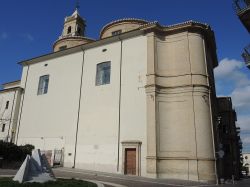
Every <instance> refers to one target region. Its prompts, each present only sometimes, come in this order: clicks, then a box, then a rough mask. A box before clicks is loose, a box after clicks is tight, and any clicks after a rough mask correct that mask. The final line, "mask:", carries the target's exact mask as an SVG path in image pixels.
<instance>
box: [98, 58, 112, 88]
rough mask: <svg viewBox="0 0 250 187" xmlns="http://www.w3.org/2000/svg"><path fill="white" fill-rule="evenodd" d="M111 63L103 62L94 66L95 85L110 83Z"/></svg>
mask: <svg viewBox="0 0 250 187" xmlns="http://www.w3.org/2000/svg"><path fill="white" fill-rule="evenodd" d="M110 71H111V63H110V62H103V63H100V64H97V67H96V83H95V84H96V86H99V85H103V84H109V83H110Z"/></svg>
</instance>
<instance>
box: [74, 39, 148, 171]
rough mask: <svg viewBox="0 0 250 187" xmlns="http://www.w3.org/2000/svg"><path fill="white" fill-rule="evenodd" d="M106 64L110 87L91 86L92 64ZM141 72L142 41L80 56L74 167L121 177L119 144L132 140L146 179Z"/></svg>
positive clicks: (101, 48)
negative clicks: (138, 148) (137, 145)
mask: <svg viewBox="0 0 250 187" xmlns="http://www.w3.org/2000/svg"><path fill="white" fill-rule="evenodd" d="M103 49H106V52H103V51H102V50H103ZM106 61H110V62H111V79H110V84H106V85H100V86H96V85H95V81H96V67H97V64H99V63H102V62H106ZM120 68H121V85H120ZM145 72H146V38H145V37H142V36H140V37H136V38H131V39H127V40H124V41H122V43H121V41H119V42H115V43H112V44H108V45H104V46H101V47H96V48H94V49H89V50H86V51H85V55H84V71H83V79H82V80H83V86H82V97H81V98H82V99H81V110H80V121H79V131H78V143H77V154H76V156H77V157H76V167H77V168H83V169H90V170H97V171H106V172H115V173H116V172H118V173H123V161H122V160H123V148H124V147H123V146H122V142H123V141H135V140H136V141H140V142H141V152H140V154H141V155H140V163H141V169H140V170H141V171H142V173H143V175H145V172H146V171H145V158H146V113H145V110H146V106H145V104H146V96H145V90H144V85H145ZM118 151H119V152H118Z"/></svg>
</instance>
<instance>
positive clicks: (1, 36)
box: [0, 32, 8, 40]
mask: <svg viewBox="0 0 250 187" xmlns="http://www.w3.org/2000/svg"><path fill="white" fill-rule="evenodd" d="M7 38H8V34H7V33H6V32H2V33H1V34H0V39H1V40H5V39H7Z"/></svg>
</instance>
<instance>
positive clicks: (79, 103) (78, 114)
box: [72, 48, 85, 168]
mask: <svg viewBox="0 0 250 187" xmlns="http://www.w3.org/2000/svg"><path fill="white" fill-rule="evenodd" d="M81 49H82V48H81ZM82 52H83V54H82V70H81V81H80V94H79V101H78V112H77V124H76V135H75V137H76V139H75V153H74V164H73V166H72V168H75V166H76V149H77V140H78V139H77V138H78V128H79V118H80V110H81V98H82V78H83V66H84V55H85V51H84V50H83V49H82Z"/></svg>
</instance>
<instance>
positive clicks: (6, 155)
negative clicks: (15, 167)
mask: <svg viewBox="0 0 250 187" xmlns="http://www.w3.org/2000/svg"><path fill="white" fill-rule="evenodd" d="M34 148H35V147H34V146H33V145H30V144H27V145H21V146H17V145H15V144H13V143H10V142H4V141H0V157H3V159H4V160H5V161H23V160H24V159H25V158H26V155H27V154H31V152H32V149H34Z"/></svg>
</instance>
